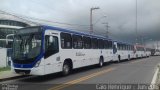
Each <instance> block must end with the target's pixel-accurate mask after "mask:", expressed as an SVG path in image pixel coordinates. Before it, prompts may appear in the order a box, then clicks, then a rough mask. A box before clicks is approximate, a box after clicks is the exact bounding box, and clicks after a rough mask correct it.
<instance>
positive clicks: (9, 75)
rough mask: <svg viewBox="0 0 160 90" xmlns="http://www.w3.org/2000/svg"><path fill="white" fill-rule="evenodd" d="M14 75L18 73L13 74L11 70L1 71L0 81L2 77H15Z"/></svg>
mask: <svg viewBox="0 0 160 90" xmlns="http://www.w3.org/2000/svg"><path fill="white" fill-rule="evenodd" d="M16 76H20V75H18V74H14V73H13V72H11V71H2V72H0V81H1V80H4V79H8V78H12V77H16Z"/></svg>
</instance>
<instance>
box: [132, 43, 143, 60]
mask: <svg viewBox="0 0 160 90" xmlns="http://www.w3.org/2000/svg"><path fill="white" fill-rule="evenodd" d="M134 49H135V58H143V57H146V50H145V47H144V46H143V45H134Z"/></svg>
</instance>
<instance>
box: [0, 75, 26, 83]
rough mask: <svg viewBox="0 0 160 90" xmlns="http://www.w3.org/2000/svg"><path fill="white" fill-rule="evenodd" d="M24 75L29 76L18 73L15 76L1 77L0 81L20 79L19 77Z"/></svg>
mask: <svg viewBox="0 0 160 90" xmlns="http://www.w3.org/2000/svg"><path fill="white" fill-rule="evenodd" d="M24 77H28V76H26V75H19V76H18V75H17V76H13V77H7V78H3V79H0V82H3V81H7V80H13V79H18V78H24Z"/></svg>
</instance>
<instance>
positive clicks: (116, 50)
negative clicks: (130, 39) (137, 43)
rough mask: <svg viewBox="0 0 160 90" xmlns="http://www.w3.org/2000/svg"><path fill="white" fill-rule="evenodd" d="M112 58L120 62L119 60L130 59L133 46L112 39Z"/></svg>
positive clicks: (132, 54)
mask: <svg viewBox="0 0 160 90" xmlns="http://www.w3.org/2000/svg"><path fill="white" fill-rule="evenodd" d="M113 56H114V57H113V60H114V61H118V62H120V61H121V60H126V59H127V60H130V59H132V58H134V46H133V45H131V44H127V43H123V42H117V41H114V45H113Z"/></svg>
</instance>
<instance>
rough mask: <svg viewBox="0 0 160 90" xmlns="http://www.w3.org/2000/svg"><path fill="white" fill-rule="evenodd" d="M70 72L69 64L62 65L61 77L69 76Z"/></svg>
mask: <svg viewBox="0 0 160 90" xmlns="http://www.w3.org/2000/svg"><path fill="white" fill-rule="evenodd" d="M70 71H71V67H70V64H69V63H67V62H65V63H64V64H63V71H62V74H63V76H67V75H69V74H70Z"/></svg>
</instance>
